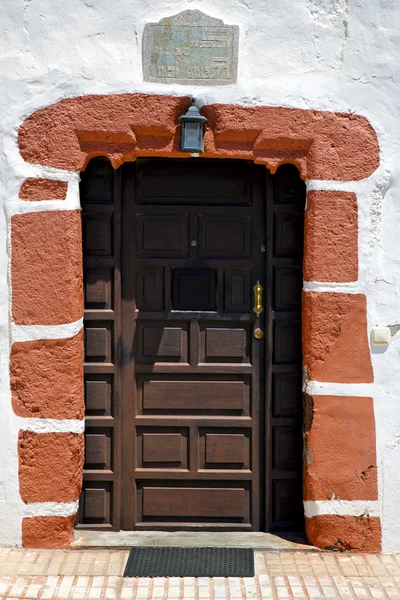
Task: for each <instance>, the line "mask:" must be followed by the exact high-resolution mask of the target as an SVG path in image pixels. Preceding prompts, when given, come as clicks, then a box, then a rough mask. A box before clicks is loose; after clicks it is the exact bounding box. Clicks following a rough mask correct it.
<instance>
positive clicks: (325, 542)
mask: <svg viewBox="0 0 400 600" xmlns="http://www.w3.org/2000/svg"><path fill="white" fill-rule="evenodd" d="M305 521H306V534H307V539H308V541H309V542H310V544H313V545H314V546H317V548H324V549H326V550H341V551H343V550H352V551H353V552H380V550H381V537H382V533H381V521H380V519H379V518H378V517H367V516H360V517H352V516H339V515H318V516H316V517H311V518H307V517H306V520H305Z"/></svg>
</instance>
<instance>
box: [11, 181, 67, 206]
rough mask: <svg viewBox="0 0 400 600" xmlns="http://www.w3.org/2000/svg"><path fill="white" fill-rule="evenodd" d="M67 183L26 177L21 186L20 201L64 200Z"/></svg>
mask: <svg viewBox="0 0 400 600" xmlns="http://www.w3.org/2000/svg"><path fill="white" fill-rule="evenodd" d="M67 189H68V183H67V182H66V181H57V180H56V179H43V178H41V177H28V179H25V181H24V183H23V184H22V185H21V189H20V190H19V197H20V198H21V200H31V201H32V200H65V198H66V196H67Z"/></svg>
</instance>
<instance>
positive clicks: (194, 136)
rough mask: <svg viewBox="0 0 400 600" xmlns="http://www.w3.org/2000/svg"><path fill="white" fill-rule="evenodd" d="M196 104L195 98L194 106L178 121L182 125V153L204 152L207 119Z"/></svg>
mask: <svg viewBox="0 0 400 600" xmlns="http://www.w3.org/2000/svg"><path fill="white" fill-rule="evenodd" d="M195 102H196V98H193V100H192V106H190V107H189V110H188V111H187V113H186V114H185V115H182V116H181V117H179V119H178V120H179V121H180V122H181V123H182V127H181V151H182V152H191V153H196V154H197V153H199V152H204V124H205V123H207V119H206V117H203V115H201V114H200V111H199V109H198V108H197V106H195Z"/></svg>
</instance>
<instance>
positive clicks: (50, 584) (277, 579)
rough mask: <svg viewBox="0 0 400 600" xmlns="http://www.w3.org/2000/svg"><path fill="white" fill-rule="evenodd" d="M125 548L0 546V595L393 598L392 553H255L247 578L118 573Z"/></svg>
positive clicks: (397, 593)
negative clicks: (251, 573) (126, 575)
mask: <svg viewBox="0 0 400 600" xmlns="http://www.w3.org/2000/svg"><path fill="white" fill-rule="evenodd" d="M127 556H128V552H127V551H120V550H119V551H118V550H114V551H110V550H99V551H95V552H94V551H88V550H86V551H83V550H81V551H77V550H73V551H66V550H54V551H52V550H21V549H12V550H0V599H1V600H3V599H4V600H5V599H14V600H17V599H18V600H22V599H24V600H38V599H46V600H120V599H121V600H130V599H131V600H169V599H171V600H186V599H187V600H203V599H204V600H206V599H208V598H209V599H210V600H236V599H237V600H240V599H247V598H254V599H257V600H258V599H266V600H268V599H274V600H286V599H288V600H294V599H300V600H342V599H345V600H364V599H365V600H366V599H368V600H373V599H385V600H397V599H398V600H400V555H377V554H363V555H361V554H358V555H357V554H346V553H343V554H338V553H332V552H319V553H316V552H307V553H305V552H276V553H272V552H269V553H262V552H256V553H255V563H256V576H255V577H249V578H234V577H230V578H223V577H220V578H218V577H213V578H190V577H185V578H178V577H170V578H165V577H156V578H153V579H152V578H147V577H142V578H124V577H122V574H123V569H124V566H125V562H126V560H127Z"/></svg>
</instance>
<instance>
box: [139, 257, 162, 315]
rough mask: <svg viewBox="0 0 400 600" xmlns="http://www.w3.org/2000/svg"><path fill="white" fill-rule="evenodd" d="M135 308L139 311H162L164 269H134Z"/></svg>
mask: <svg viewBox="0 0 400 600" xmlns="http://www.w3.org/2000/svg"><path fill="white" fill-rule="evenodd" d="M136 306H137V308H138V309H139V310H143V311H146V310H158V311H161V310H163V309H164V269H163V268H162V267H137V268H136Z"/></svg>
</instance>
